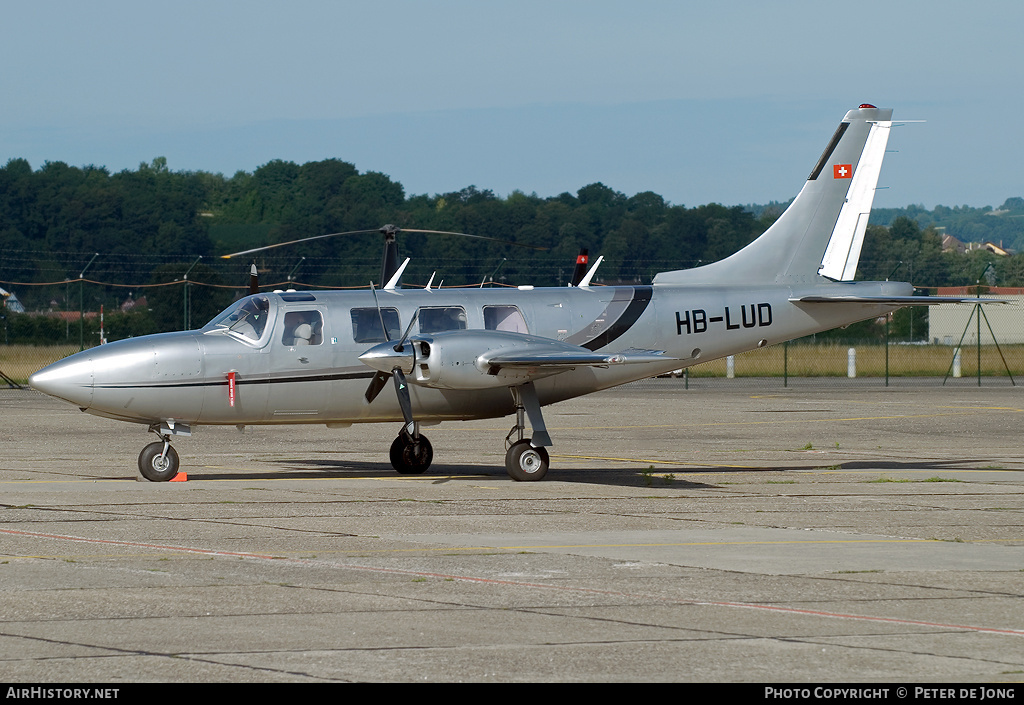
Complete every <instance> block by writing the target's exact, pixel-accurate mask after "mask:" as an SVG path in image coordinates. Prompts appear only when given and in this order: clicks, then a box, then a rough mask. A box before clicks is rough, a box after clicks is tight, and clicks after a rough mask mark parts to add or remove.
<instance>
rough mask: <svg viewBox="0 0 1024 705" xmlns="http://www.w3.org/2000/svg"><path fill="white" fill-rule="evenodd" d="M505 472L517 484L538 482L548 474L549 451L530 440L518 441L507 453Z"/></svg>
mask: <svg viewBox="0 0 1024 705" xmlns="http://www.w3.org/2000/svg"><path fill="white" fill-rule="evenodd" d="M505 470H507V471H508V474H509V477H511V478H512V479H513V480H515V481H516V482H536V481H538V480H543V479H544V476H545V475H547V474H548V451H547V449H545V448H544V447H543V446H537V447H534V446H532V445H531V444H530V441H529V440H522V441H516V442H515V443H513V444H512V447H511V448H509V449H508V452H507V453H505Z"/></svg>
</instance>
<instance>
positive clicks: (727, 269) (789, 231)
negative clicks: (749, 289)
mask: <svg viewBox="0 0 1024 705" xmlns="http://www.w3.org/2000/svg"><path fill="white" fill-rule="evenodd" d="M891 118H892V110H889V109H879V108H876V107H874V106H872V105H862V106H860V107H859V108H857V109H856V110H851V111H849V112H848V113H847V114H846V117H845V118H843V121H842V123H840V125H839V128H838V129H837V130H836V132H835V134H834V135H833V136H832V139H831V140H830V141H829V143H828V145H827V146H826V147H825V151H824V152H822V155H821V157H820V158H819V159H818V162H817V164H815V166H814V169H813V170H812V171H811V174H810V176H808V177H807V182H806V183H805V184H804V187H803V189H801V190H800V193H799V194H798V195H797V197H796V199H795V200H794V201H793V203H791V204H790V206H789V208H787V209H786V212H785V213H783V214H782V215H781V216H780V217H779V219H778V220H777V221H775V223H774V224H773V225H772V226H771V227H770V228H768V230H766V231H765V232H764V233H763V234H762V235H761V236H760V237H759V238H757V239H756V240H754V241H753V242H752V243H750V244H749V245H747V246H746V247H744V248H743V249H742V250H740V251H739V252H737V253H735V254H733V255H731V256H730V257H726V258H725V259H723V260H721V261H719V262H714V263H712V264H709V265H706V266H704V267H697V268H695V269H685V270H678V271H675V272H663V273H661V274H658V275H657V276H656V277H655V278H654V281H655V283H656V284H662V283H664V284H675V283H680V284H683V283H685V284H691V283H692V284H714V283H721V282H722V281H742V282H744V283H748V284H770V283H777V284H810V283H813V282H814V281H820V279H819V276H821V277H825V278H828V279H833V280H842V279H852V278H853V275H854V273H855V272H856V269H857V260H858V259H859V258H860V250H861V246H862V244H863V241H864V231H865V229H866V228H867V221H868V213H869V212H870V211H871V203H872V200H873V199H874V192H875V186H876V185H877V183H878V175H879V172H880V170H881V167H882V158H883V156H884V154H885V147H886V144H887V142H888V137H889V128H890V126H891V125H892V122H891Z"/></svg>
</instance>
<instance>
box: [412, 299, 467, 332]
mask: <svg viewBox="0 0 1024 705" xmlns="http://www.w3.org/2000/svg"><path fill="white" fill-rule="evenodd" d="M419 321H420V333H439V332H441V331H443V330H465V329H466V309H464V308H462V307H461V306H437V307H424V308H421V309H420V314H419Z"/></svg>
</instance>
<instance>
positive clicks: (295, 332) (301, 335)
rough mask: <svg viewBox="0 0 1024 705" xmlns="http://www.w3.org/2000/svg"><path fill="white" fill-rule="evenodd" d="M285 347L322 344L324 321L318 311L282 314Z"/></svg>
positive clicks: (282, 340)
mask: <svg viewBox="0 0 1024 705" xmlns="http://www.w3.org/2000/svg"><path fill="white" fill-rule="evenodd" d="M281 342H282V343H284V344H285V345H295V346H298V345H320V344H321V343H322V342H324V319H323V316H321V315H320V312H319V311H289V312H288V313H286V314H284V336H283V337H282V338H281Z"/></svg>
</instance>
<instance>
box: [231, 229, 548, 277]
mask: <svg viewBox="0 0 1024 705" xmlns="http://www.w3.org/2000/svg"><path fill="white" fill-rule="evenodd" d="M401 232H404V233H421V234H425V235H458V236H460V237H471V238H474V239H477V240H490V241H491V242H500V243H503V244H506V245H515V246H516V247H526V248H528V249H531V250H547V249H548V248H547V247H540V246H538V245H527V244H525V243H522V242H515V241H513V240H503V239H501V238H498V237H488V236H486V235H473V234H471V233H458V232H454V231H451V230H423V229H421V228H400V227H398V226H397V225H385V226H383V227H380V228H377V229H375V230H347V231H345V232H340V233H327V234H326V235H314V236H312V237H304V238H301V239H299V240H289V241H288V242H277V243H274V244H273V245H264V246H263V247H254V248H252V249H251V250H242V251H241V252H232V253H231V254H229V255H221V259H231V258H232V257H241V256H242V255H251V254H255V253H257V252H265V251H266V250H273V249H275V248H277V247H286V246H288V245H297V244H299V243H303V242H312V241H314V240H324V239H326V238H329V237H342V236H346V235H365V234H367V233H380V234H381V235H383V236H384V256H383V259H382V261H381V275H380V281H381V283H384V282H387V281H390V280H391V278H392V277H393V276H394V275H395V272H397V271H398V245H397V243H396V242H395V238H396V237H397V235H398V233H401ZM399 286H400V285H399Z"/></svg>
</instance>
